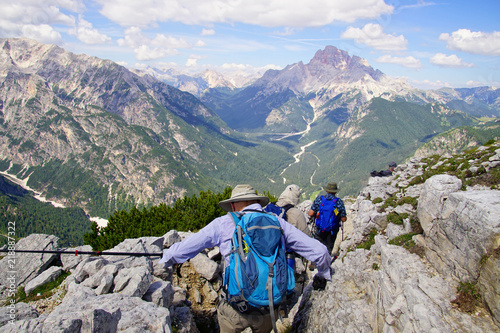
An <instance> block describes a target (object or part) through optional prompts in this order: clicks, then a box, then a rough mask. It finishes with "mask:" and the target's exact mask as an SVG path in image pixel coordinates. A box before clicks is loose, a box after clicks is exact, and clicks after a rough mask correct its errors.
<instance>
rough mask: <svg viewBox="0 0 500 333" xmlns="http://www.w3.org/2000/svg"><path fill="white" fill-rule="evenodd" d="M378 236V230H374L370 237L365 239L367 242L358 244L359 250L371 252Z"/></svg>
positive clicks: (367, 236)
mask: <svg viewBox="0 0 500 333" xmlns="http://www.w3.org/2000/svg"><path fill="white" fill-rule="evenodd" d="M377 234H378V231H377V229H372V230H371V231H370V233H369V234H368V235H366V237H365V241H364V242H363V243H361V244H358V246H357V247H356V248H357V249H365V250H369V249H370V248H371V247H372V245H373V244H375V236H376V235H377Z"/></svg>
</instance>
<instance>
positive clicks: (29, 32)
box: [21, 24, 62, 44]
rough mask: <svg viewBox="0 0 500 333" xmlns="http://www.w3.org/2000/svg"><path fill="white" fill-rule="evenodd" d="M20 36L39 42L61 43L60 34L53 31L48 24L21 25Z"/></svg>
mask: <svg viewBox="0 0 500 333" xmlns="http://www.w3.org/2000/svg"><path fill="white" fill-rule="evenodd" d="M21 36H23V37H27V38H31V39H34V40H36V41H38V42H40V43H46V44H52V43H53V44H61V43H62V38H61V34H60V33H58V32H57V31H55V30H54V29H53V28H52V27H51V26H50V25H47V24H41V25H32V24H26V25H23V26H22V27H21Z"/></svg>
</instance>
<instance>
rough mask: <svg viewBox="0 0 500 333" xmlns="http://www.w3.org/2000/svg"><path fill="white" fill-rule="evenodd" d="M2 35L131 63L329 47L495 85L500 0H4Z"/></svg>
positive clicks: (430, 83)
mask: <svg viewBox="0 0 500 333" xmlns="http://www.w3.org/2000/svg"><path fill="white" fill-rule="evenodd" d="M0 9H1V10H0V37H7V38H11V37H29V38H33V39H36V40H38V41H39V42H42V43H51V44H57V45H59V46H61V47H64V48H65V49H67V50H69V51H71V52H75V53H85V54H88V55H92V56H97V57H100V58H104V59H111V60H113V61H116V62H118V63H120V64H122V65H125V66H127V67H130V68H141V67H146V66H151V67H158V68H169V67H176V68H179V69H182V70H185V71H189V72H191V73H195V72H200V71H202V70H204V69H214V70H218V71H220V72H223V73H224V72H226V73H228V72H230V71H235V70H240V71H248V72H252V71H260V72H263V70H265V69H267V68H274V69H281V68H284V67H285V66H287V65H290V64H293V63H297V62H299V61H302V62H304V63H308V62H309V61H310V60H311V58H312V57H313V56H314V54H315V53H316V51H318V50H320V49H324V48H325V46H327V45H333V46H335V47H337V48H339V49H342V50H346V51H348V52H349V54H350V55H351V56H353V55H356V56H359V57H361V58H364V59H366V60H368V62H369V64H370V65H371V66H372V67H374V68H376V69H379V70H381V71H382V72H384V73H385V74H387V75H389V76H392V77H404V78H406V79H407V80H408V82H409V83H410V84H411V85H413V86H415V87H418V88H424V89H431V88H432V89H435V88H440V87H446V86H447V87H474V86H485V85H486V86H495V87H500V0H488V1H486V0H477V1H470V0H469V1H462V0H458V1H457V0H453V1H452V0H444V1H441V0H436V1H427V0H408V1H404V0H401V1H397V0H396V1H393V0H349V1H345V0H252V1H248V0H182V1H180V0H163V1H159V0H127V1H123V0H97V1H78V0H44V1H43V2H42V1H36V0H16V1H12V0H0Z"/></svg>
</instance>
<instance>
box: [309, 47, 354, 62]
mask: <svg viewBox="0 0 500 333" xmlns="http://www.w3.org/2000/svg"><path fill="white" fill-rule="evenodd" d="M350 61H351V57H350V56H349V54H348V53H347V51H343V50H339V49H338V48H336V47H335V46H331V45H329V46H326V47H325V49H324V50H318V51H317V52H316V54H315V55H314V57H313V58H312V59H311V61H310V62H309V65H311V64H318V63H319V64H324V65H333V66H334V67H335V68H338V66H339V65H341V64H345V63H349V62H350Z"/></svg>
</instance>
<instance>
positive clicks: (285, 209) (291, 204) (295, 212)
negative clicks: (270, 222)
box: [264, 184, 312, 270]
mask: <svg viewBox="0 0 500 333" xmlns="http://www.w3.org/2000/svg"><path fill="white" fill-rule="evenodd" d="M301 194H302V190H301V189H300V187H299V186H298V185H295V184H292V185H288V186H287V187H286V188H285V190H283V192H281V194H280V196H279V197H278V201H276V202H270V203H269V204H268V205H267V206H265V207H264V210H265V211H266V212H269V213H274V214H276V215H278V216H279V217H282V218H284V219H285V220H286V221H287V222H288V223H290V224H291V225H293V226H294V227H295V228H297V229H299V230H300V231H302V232H303V233H305V234H306V235H307V236H309V237H312V234H311V230H309V227H308V226H307V221H306V217H305V215H304V213H303V212H302V211H301V210H300V209H298V208H296V207H295V206H297V205H298V204H299V202H300V195H301ZM287 262H288V265H289V266H290V267H292V269H293V270H295V253H294V252H293V251H290V250H288V251H287Z"/></svg>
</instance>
